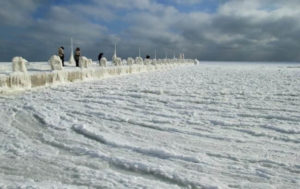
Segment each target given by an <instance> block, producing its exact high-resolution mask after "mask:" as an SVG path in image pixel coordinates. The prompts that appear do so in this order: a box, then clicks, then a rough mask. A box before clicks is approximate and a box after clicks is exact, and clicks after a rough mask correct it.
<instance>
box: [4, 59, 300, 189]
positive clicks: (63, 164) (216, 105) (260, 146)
mask: <svg viewBox="0 0 300 189" xmlns="http://www.w3.org/2000/svg"><path fill="white" fill-rule="evenodd" d="M0 104H1V109H0V188H164V189H166V188H222V189H223V188H263V189H268V188H294V189H296V188H300V65H299V64H243V63H230V64H229V63H209V62H202V63H201V64H200V65H186V66H179V67H177V68H174V69H171V70H164V71H156V72H149V73H140V74H133V75H127V76H122V77H114V78H107V79H102V80H95V81H89V82H82V83H72V84H63V85H60V86H55V87H48V88H41V89H37V90H36V89H35V90H31V91H26V92H23V93H16V94H11V95H6V96H5V95H2V96H0Z"/></svg>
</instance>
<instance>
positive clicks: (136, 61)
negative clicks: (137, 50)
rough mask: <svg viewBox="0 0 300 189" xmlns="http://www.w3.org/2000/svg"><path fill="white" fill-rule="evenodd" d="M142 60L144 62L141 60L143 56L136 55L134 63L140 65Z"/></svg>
mask: <svg viewBox="0 0 300 189" xmlns="http://www.w3.org/2000/svg"><path fill="white" fill-rule="evenodd" d="M143 62H144V61H143V58H142V57H140V56H138V57H136V58H135V63H136V64H140V65H142V64H143Z"/></svg>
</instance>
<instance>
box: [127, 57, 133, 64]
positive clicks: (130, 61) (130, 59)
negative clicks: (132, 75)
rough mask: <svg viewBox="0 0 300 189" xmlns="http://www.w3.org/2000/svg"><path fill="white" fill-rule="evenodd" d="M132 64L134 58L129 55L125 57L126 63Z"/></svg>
mask: <svg viewBox="0 0 300 189" xmlns="http://www.w3.org/2000/svg"><path fill="white" fill-rule="evenodd" d="M133 64H134V59H133V58H131V57H128V58H127V65H133Z"/></svg>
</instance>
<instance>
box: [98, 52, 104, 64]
mask: <svg viewBox="0 0 300 189" xmlns="http://www.w3.org/2000/svg"><path fill="white" fill-rule="evenodd" d="M102 56H103V53H102V52H100V53H99V55H98V62H99V64H100V60H101V58H102Z"/></svg>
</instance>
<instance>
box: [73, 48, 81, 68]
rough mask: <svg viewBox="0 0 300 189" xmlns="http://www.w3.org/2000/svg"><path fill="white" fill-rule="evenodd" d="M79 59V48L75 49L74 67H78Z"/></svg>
mask: <svg viewBox="0 0 300 189" xmlns="http://www.w3.org/2000/svg"><path fill="white" fill-rule="evenodd" d="M79 57H80V48H79V47H77V48H76V50H75V53H74V59H75V62H76V67H79Z"/></svg>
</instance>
